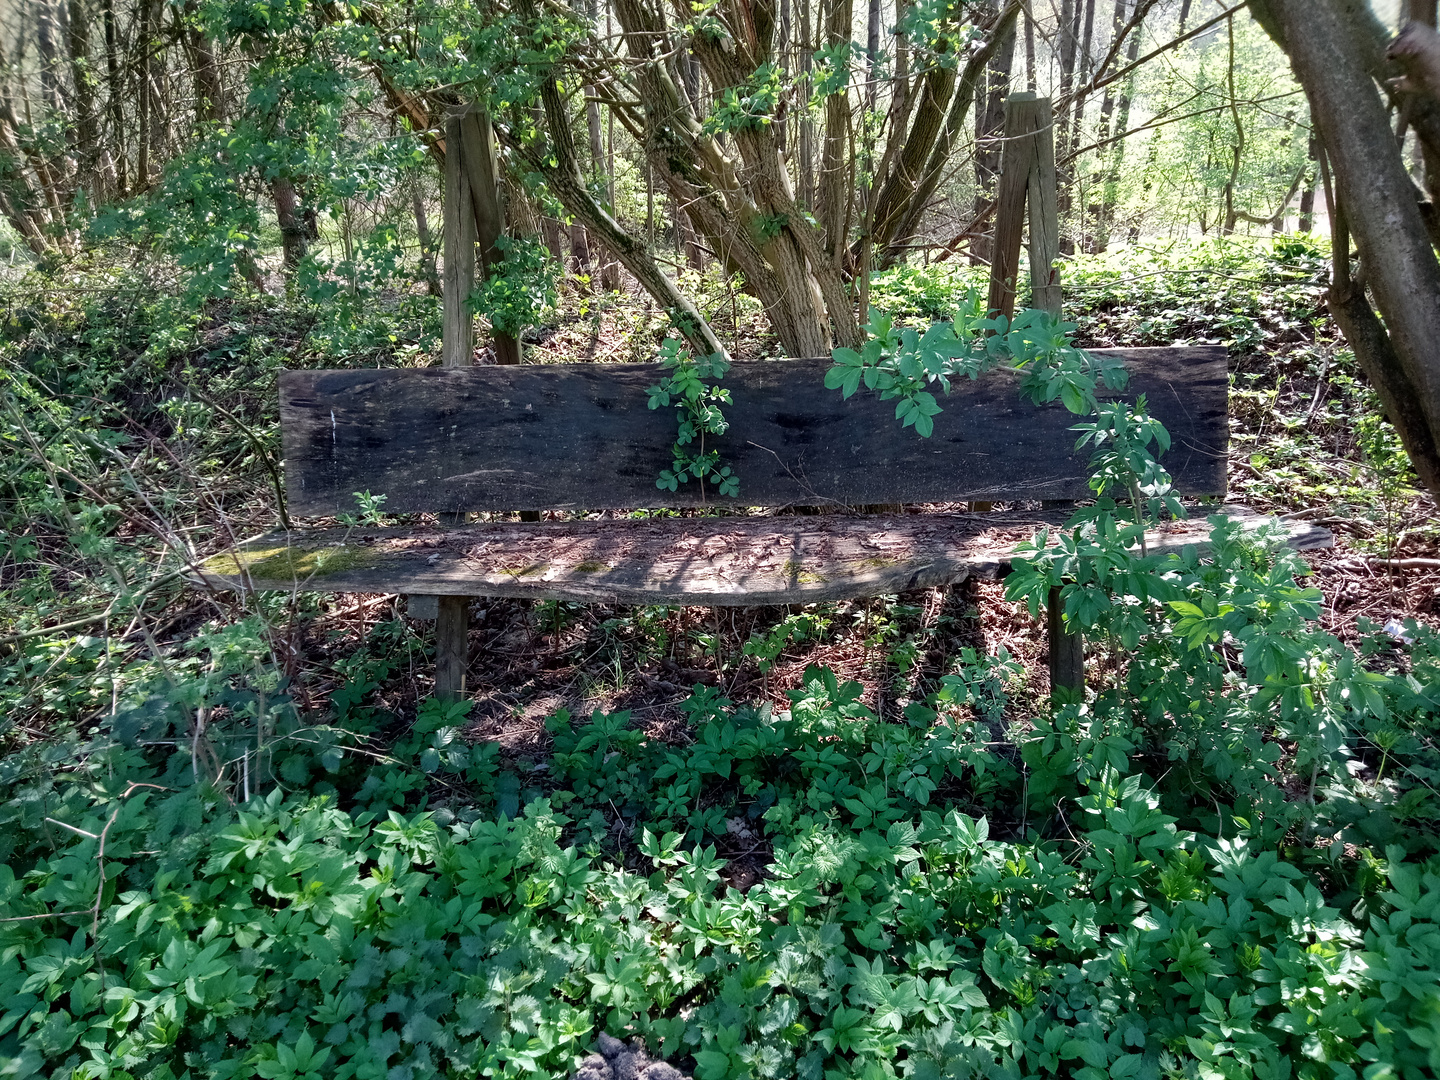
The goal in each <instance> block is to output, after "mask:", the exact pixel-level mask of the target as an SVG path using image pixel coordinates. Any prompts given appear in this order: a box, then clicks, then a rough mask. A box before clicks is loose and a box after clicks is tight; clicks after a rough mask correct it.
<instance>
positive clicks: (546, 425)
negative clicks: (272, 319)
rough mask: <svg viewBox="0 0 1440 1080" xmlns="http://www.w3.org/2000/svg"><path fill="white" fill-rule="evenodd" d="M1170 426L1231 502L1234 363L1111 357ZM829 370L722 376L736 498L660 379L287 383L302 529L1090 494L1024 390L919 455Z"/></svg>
mask: <svg viewBox="0 0 1440 1080" xmlns="http://www.w3.org/2000/svg"><path fill="white" fill-rule="evenodd" d="M1108 351H1113V352H1114V353H1115V354H1116V355H1119V356H1122V357H1124V358H1126V359H1127V360H1128V361H1129V362H1130V367H1131V386H1130V389H1129V390H1127V392H1126V394H1125V395H1124V396H1125V397H1128V398H1133V397H1134V396H1136V395H1137V394H1142V393H1143V394H1145V395H1146V396H1147V398H1148V400H1149V404H1150V409H1151V412H1152V413H1153V414H1154V415H1155V416H1157V417H1159V418H1160V419H1161V420H1162V421H1163V422H1164V423H1165V426H1166V427H1167V428H1168V429H1169V430H1170V432H1171V435H1172V437H1173V439H1174V445H1173V447H1172V448H1171V450H1170V452H1169V454H1167V455H1166V457H1165V459H1164V460H1165V464H1166V466H1167V467H1168V468H1169V469H1170V471H1171V473H1172V474H1173V475H1174V477H1175V480H1176V485H1177V487H1178V488H1179V490H1180V491H1181V492H1182V493H1184V494H1187V495H1215V496H1221V495H1223V494H1224V493H1225V487H1226V484H1225V459H1226V448H1227V443H1228V435H1229V432H1228V423H1227V418H1226V389H1227V381H1226V372H1225V350H1224V349H1223V348H1222V347H1220V346H1199V347H1193V348H1166V349H1128V350H1108ZM829 366H830V361H829V360H828V359H820V360H774V361H753V362H742V363H737V364H735V365H734V367H733V368H732V369H731V370H730V373H729V374H728V375H727V376H726V378H725V385H726V386H727V387H729V388H730V390H731V393H732V395H733V398H734V403H733V404H732V405H731V406H730V407H729V408H727V409H726V410H725V411H726V415H727V416H728V418H729V420H730V430H729V431H728V432H727V433H726V435H724V436H723V437H721V438H720V439H718V440H716V441H715V442H714V444H713V445H714V448H715V449H717V450H719V451H720V453H721V455H722V457H723V459H724V460H725V462H726V463H727V464H729V465H730V466H731V467H732V468H733V469H734V470H735V472H736V474H737V475H738V476H739V478H740V495H739V498H738V499H736V500H725V499H723V498H721V497H720V496H718V495H716V494H715V491H714V488H713V487H712V488H711V489H710V490H709V491H707V492H705V493H704V496H703V498H702V496H701V494H700V493H699V491H698V485H697V484H696V483H694V482H693V481H692V482H691V483H690V484H687V485H682V486H681V488H680V490H679V491H678V492H675V493H671V492H668V491H662V490H660V489H658V488H656V486H655V478H656V476H657V475H658V474H659V472H660V470H661V469H665V468H669V467H670V460H671V456H670V446H671V444H672V443H673V442H674V439H675V411H674V410H673V409H656V410H651V409H649V408H647V407H646V400H647V396H646V392H645V391H646V387H648V386H651V385H652V384H654V383H655V382H656V381H657V380H658V379H659V376H660V369H659V367H658V366H657V365H654V364H566V365H544V366H534V367H529V366H522V367H518V368H517V367H493V366H487V367H473V368H456V369H443V368H411V369H403V370H357V371H288V372H285V373H283V374H282V375H281V377H280V408H281V420H282V427H283V432H284V444H285V466H286V485H287V488H288V492H289V504H290V513H291V514H292V515H327V516H328V515H333V514H336V513H343V512H351V511H353V510H354V509H355V498H354V493H355V492H357V491H370V492H372V493H374V494H377V495H382V494H383V495H384V496H386V500H387V501H386V503H385V509H386V510H387V511H391V512H396V513H413V512H421V511H463V510H492V511H493V510H514V509H517V508H520V507H527V508H528V507H534V508H537V509H545V510H550V509H589V510H601V509H613V508H633V507H682V506H699V505H702V504H703V503H708V504H710V505H717V504H732V505H733V504H738V505H740V506H790V505H826V504H832V505H833V504H840V505H844V506H866V505H878V504H893V503H917V502H951V501H960V500H985V501H1000V500H1008V499H1026V500H1031V499H1076V498H1085V497H1087V496H1088V495H1089V490H1088V488H1087V487H1086V476H1087V475H1088V470H1087V467H1086V461H1087V454H1086V453H1084V452H1079V453H1077V452H1076V451H1075V449H1074V446H1075V433H1074V432H1072V431H1071V430H1070V427H1071V425H1073V424H1074V423H1076V421H1077V418H1076V417H1075V416H1074V415H1072V414H1071V413H1069V412H1067V411H1065V409H1063V408H1062V407H1061V406H1060V405H1058V404H1055V405H1051V406H1047V407H1045V408H1039V409H1037V408H1036V407H1034V406H1033V405H1031V404H1030V403H1029V402H1028V401H1025V400H1023V399H1022V398H1021V397H1020V395H1019V392H1018V389H1017V387H1016V380H1015V378H1014V377H1013V376H1011V375H1009V374H1007V373H1003V372H994V373H991V374H989V375H985V376H982V377H981V378H980V379H979V380H977V381H975V382H971V381H969V380H961V381H959V382H957V383H956V384H955V392H954V393H952V394H951V395H950V397H949V398H947V399H945V400H944V402H943V404H944V409H945V411H944V412H943V413H941V414H940V415H939V416H937V417H936V418H935V433H934V435H933V436H932V437H930V438H928V439H922V438H920V437H919V436H917V435H915V433H914V432H913V431H912V430H909V429H902V428H901V427H900V424H899V422H898V421H896V419H895V411H894V406H893V404H890V403H885V402H881V401H878V400H876V398H875V397H874V396H873V395H870V394H865V393H861V394H856V395H855V396H854V397H852V398H851V399H850V400H849V401H845V400H843V399H842V398H841V396H840V394H839V393H838V392H837V391H829V390H826V389H824V375H825V371H826V370H827V369H828V368H829Z"/></svg>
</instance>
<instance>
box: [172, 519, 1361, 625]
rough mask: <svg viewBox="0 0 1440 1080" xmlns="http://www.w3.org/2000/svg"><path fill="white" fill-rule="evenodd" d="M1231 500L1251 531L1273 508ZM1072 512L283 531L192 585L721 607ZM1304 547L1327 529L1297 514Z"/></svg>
mask: <svg viewBox="0 0 1440 1080" xmlns="http://www.w3.org/2000/svg"><path fill="white" fill-rule="evenodd" d="M1224 510H1225V512H1226V513H1229V514H1231V516H1233V517H1237V518H1239V519H1241V520H1242V521H1243V522H1244V525H1245V527H1246V528H1247V529H1249V530H1252V531H1253V530H1254V529H1257V528H1259V527H1260V526H1261V525H1262V524H1265V523H1266V522H1270V521H1273V520H1274V519H1273V518H1270V517H1267V516H1265V515H1261V514H1257V513H1255V512H1253V511H1251V510H1248V509H1246V508H1244V507H1236V506H1227V507H1225V508H1224ZM1067 516H1068V515H1067V512H1066V511H1063V510H1053V511H1040V512H1024V511H1015V512H1008V511H1007V512H999V513H981V514H902V515H873V516H871V515H854V516H850V515H843V516H842V515H822V516H807V517H791V516H781V517H774V516H766V517H738V516H737V517H704V518H648V519H640V520H633V519H632V520H617V521H568V522H542V523H538V524H511V523H484V524H475V525H465V526H459V527H455V528H449V529H441V528H434V527H414V528H378V529H377V528H354V529H343V528H335V529H320V530H306V531H303V532H295V533H291V534H289V536H288V538H287V536H286V534H284V533H272V534H270V535H268V536H264V537H259V538H257V539H255V540H251V541H248V542H246V543H245V544H243V545H240V546H239V547H237V548H236V549H234V550H233V551H230V552H225V553H223V554H220V555H216V556H214V557H212V558H211V559H209V560H207V561H206V563H205V564H204V566H203V570H202V572H201V573H200V574H198V575H197V578H196V580H197V582H198V583H201V584H204V585H207V586H209V587H211V588H215V589H220V590H232V589H239V590H245V589H257V590H265V589H276V590H283V591H291V590H296V591H302V592H360V593H411V594H429V595H441V596H447V595H448V596H495V597H516V598H524V599H532V600H574V601H591V602H612V603H627V604H698V605H713V606H721V607H737V606H747V607H748V606H757V605H764V604H808V603H815V602H817V601H822V600H842V599H850V598H854V597H861V596H876V595H880V594H884V593H896V592H903V591H906V590H909V589H918V588H928V587H933V586H938V585H946V584H952V583H955V582H959V581H963V580H965V579H966V578H967V577H976V578H982V579H987V580H994V579H997V578H999V577H1002V576H1004V574H1006V573H1008V572H1009V569H1010V552H1011V551H1012V550H1013V548H1014V546H1015V544H1016V543H1017V542H1018V541H1020V540H1024V539H1028V538H1029V537H1030V536H1031V535H1032V534H1033V533H1034V531H1035V530H1036V529H1037V528H1038V527H1040V526H1041V525H1049V526H1051V527H1052V528H1053V527H1055V526H1058V525H1060V524H1061V523H1062V522H1064V520H1065V519H1066V517H1067ZM1208 528H1209V527H1208V524H1207V523H1206V521H1205V520H1204V518H1203V517H1200V518H1199V519H1198V520H1192V521H1187V522H1172V523H1169V524H1167V525H1166V526H1165V527H1164V528H1163V530H1161V531H1159V532H1156V533H1153V534H1151V536H1150V537H1149V538H1148V539H1147V544H1148V545H1149V547H1150V549H1151V551H1152V552H1160V551H1168V550H1177V551H1178V550H1180V549H1181V548H1183V547H1184V546H1185V545H1187V544H1195V545H1197V546H1203V541H1204V539H1205V537H1206V535H1207V533H1208ZM1289 528H1290V535H1289V538H1288V542H1289V543H1290V544H1291V545H1292V546H1293V547H1295V548H1297V549H1299V550H1308V549H1313V548H1320V547H1329V546H1330V544H1331V542H1332V540H1331V535H1330V533H1329V532H1328V531H1327V530H1325V529H1322V528H1319V527H1318V526H1314V525H1311V524H1309V523H1307V522H1296V523H1293V524H1291V525H1289Z"/></svg>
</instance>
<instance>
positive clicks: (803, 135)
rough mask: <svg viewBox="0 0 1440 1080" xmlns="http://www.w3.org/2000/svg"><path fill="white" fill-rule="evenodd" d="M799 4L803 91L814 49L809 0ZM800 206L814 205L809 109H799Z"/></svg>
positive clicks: (812, 126)
mask: <svg viewBox="0 0 1440 1080" xmlns="http://www.w3.org/2000/svg"><path fill="white" fill-rule="evenodd" d="M797 2H798V3H799V4H800V75H801V87H802V88H803V92H804V93H805V94H806V95H808V94H809V93H810V91H811V82H810V76H811V54H812V53H813V52H814V51H815V46H814V40H815V39H814V38H813V37H811V36H810V3H811V0H797ZM797 198H798V201H799V203H800V205H801V206H803V207H805V208H806V209H807V210H812V209H814V207H815V123H814V121H812V120H811V119H810V110H809V109H801V110H800V191H799V192H798V195H797Z"/></svg>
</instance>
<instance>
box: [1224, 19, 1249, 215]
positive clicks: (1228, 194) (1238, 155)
mask: <svg viewBox="0 0 1440 1080" xmlns="http://www.w3.org/2000/svg"><path fill="white" fill-rule="evenodd" d="M1225 28H1226V31H1227V35H1228V36H1227V41H1228V42H1229V53H1228V58H1229V63H1228V65H1227V67H1226V69H1225V85H1226V90H1227V92H1228V95H1229V98H1230V119H1231V121H1232V122H1233V123H1234V125H1235V142H1234V144H1233V145H1232V146H1231V148H1230V175H1229V177H1228V178H1227V179H1226V181H1225V191H1224V203H1225V222H1224V224H1223V225H1222V226H1221V227H1220V234H1221V235H1222V236H1229V235H1231V234H1232V233H1234V231H1235V223H1236V222H1237V221H1238V220H1239V216H1238V214H1237V213H1236V209H1235V188H1236V185H1237V184H1239V182H1240V162H1241V159H1242V157H1243V156H1244V154H1245V124H1244V121H1243V120H1242V119H1241V117H1240V103H1239V102H1238V101H1236V99H1235V20H1234V19H1230V20H1229V21H1228V22H1226V23H1225Z"/></svg>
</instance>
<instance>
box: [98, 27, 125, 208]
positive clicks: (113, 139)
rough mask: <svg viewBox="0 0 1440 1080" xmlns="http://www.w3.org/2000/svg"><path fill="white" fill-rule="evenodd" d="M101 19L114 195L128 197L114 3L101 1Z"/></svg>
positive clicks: (123, 119)
mask: <svg viewBox="0 0 1440 1080" xmlns="http://www.w3.org/2000/svg"><path fill="white" fill-rule="evenodd" d="M100 17H101V19H102V20H103V22H104V24H105V77H106V82H107V83H108V90H109V96H110V101H109V106H110V128H111V131H110V144H111V145H112V146H113V147H114V148H115V193H116V194H117V195H119V196H120V198H122V199H123V198H125V197H126V196H127V195H128V194H129V184H128V183H127V179H128V178H127V176H126V160H125V114H124V105H123V103H124V100H125V93H124V89H123V87H122V84H121V80H120V41H119V35H118V30H117V28H116V25H115V0H101V5H100Z"/></svg>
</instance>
